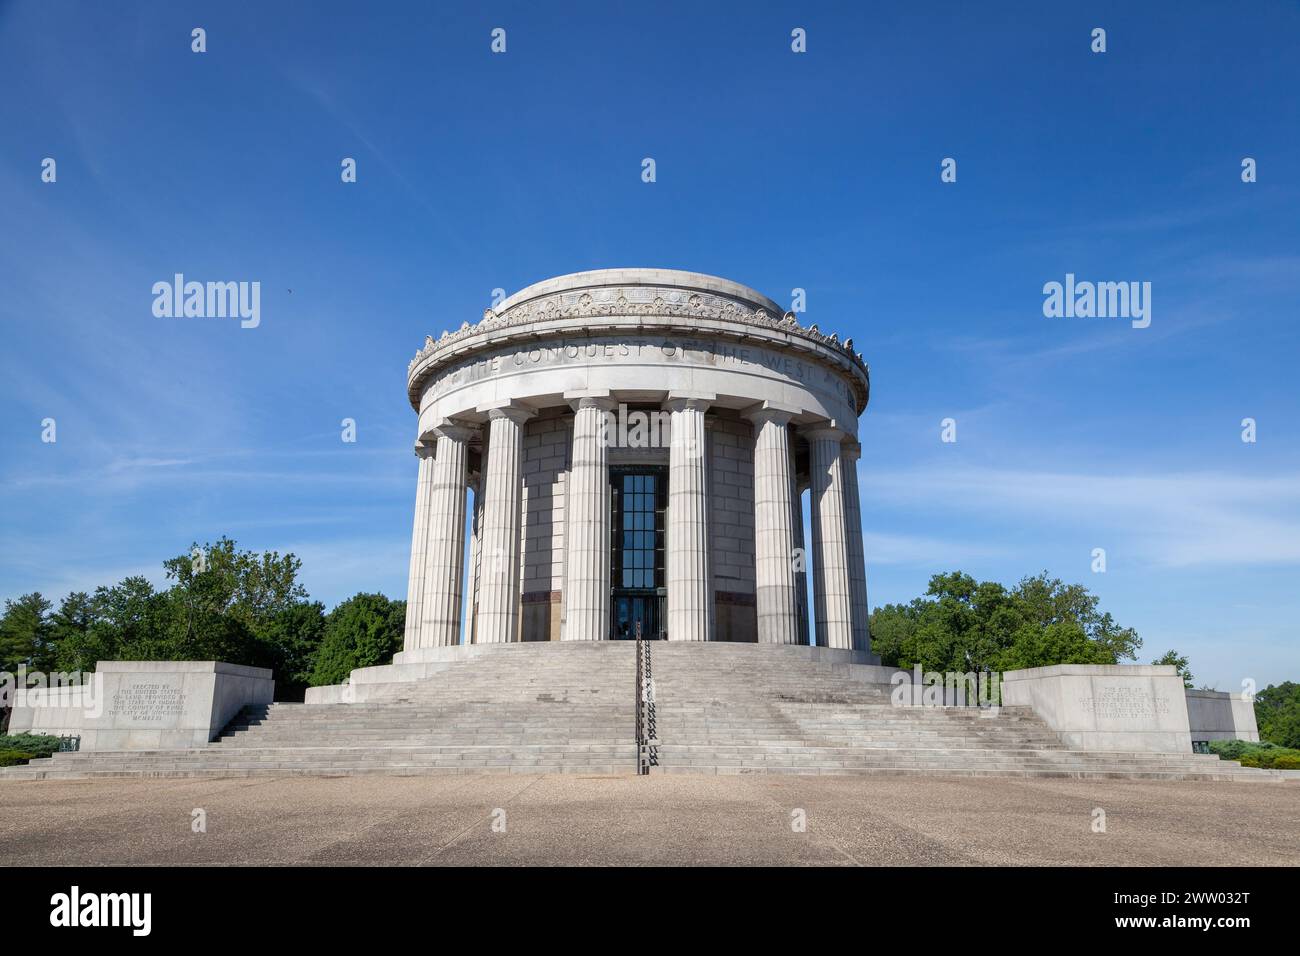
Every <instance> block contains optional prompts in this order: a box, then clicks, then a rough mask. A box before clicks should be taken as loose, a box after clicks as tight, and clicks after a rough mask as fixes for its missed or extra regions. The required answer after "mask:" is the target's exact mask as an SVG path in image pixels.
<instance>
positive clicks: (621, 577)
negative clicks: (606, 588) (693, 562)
mask: <svg viewBox="0 0 1300 956" xmlns="http://www.w3.org/2000/svg"><path fill="white" fill-rule="evenodd" d="M610 483H611V484H612V485H613V488H612V489H611V492H612V493H611V495H610V499H611V500H610V505H611V508H610V511H611V514H610V520H611V528H610V536H609V537H610V552H611V553H610V584H611V585H612V588H611V590H612V594H611V600H610V637H611V638H613V639H614V640H628V639H631V638H635V637H636V625H637V624H638V623H640V625H641V636H642V637H643V638H647V639H649V640H661V639H663V638H664V637H666V636H667V635H666V634H665V633H664V626H665V625H666V623H667V615H666V614H665V613H664V605H665V602H666V600H667V593H668V591H667V588H666V586H665V583H666V582H665V578H664V527H665V524H666V522H665V511H666V508H667V506H668V470H667V469H666V468H659V467H646V466H641V467H635V468H631V467H629V468H611V469H610Z"/></svg>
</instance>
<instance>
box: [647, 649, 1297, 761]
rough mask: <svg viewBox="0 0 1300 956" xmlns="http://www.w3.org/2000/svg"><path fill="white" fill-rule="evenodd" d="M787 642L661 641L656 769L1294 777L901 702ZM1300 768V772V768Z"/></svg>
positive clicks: (1003, 714)
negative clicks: (792, 652)
mask: <svg viewBox="0 0 1300 956" xmlns="http://www.w3.org/2000/svg"><path fill="white" fill-rule="evenodd" d="M783 650H784V649H783V648H780V647H769V646H756V645H722V646H719V647H718V648H717V650H714V651H712V652H711V653H708V654H699V653H696V652H695V649H694V648H692V647H691V646H689V645H682V644H676V645H674V644H671V643H667V644H656V645H655V646H654V649H653V656H654V677H655V693H656V703H657V714H656V717H657V721H656V722H657V728H658V736H659V746H658V767H659V769H660V770H662V771H663V772H667V773H762V772H773V773H813V774H826V773H840V774H854V773H856V774H865V773H893V774H917V773H945V774H960V775H970V776H1064V777H1102V778H1105V777H1118V778H1125V777H1127V778H1150V779H1183V780H1186V779H1205V780H1264V779H1274V780H1280V779H1284V778H1285V775H1284V774H1282V773H1280V772H1273V771H1260V770H1254V769H1250V768H1243V767H1242V766H1241V765H1240V764H1239V763H1236V762H1232V761H1224V760H1220V759H1219V758H1218V757H1217V756H1214V755H1212V754H1193V753H1191V752H1190V751H1189V752H1188V753H1174V754H1153V753H1096V752H1089V751H1075V750H1068V749H1066V748H1065V746H1064V745H1063V744H1062V743H1061V740H1060V738H1059V737H1058V736H1057V735H1056V734H1055V733H1054V732H1053V731H1052V730H1051V729H1050V728H1048V727H1047V725H1046V724H1045V723H1043V721H1042V720H1041V719H1040V718H1039V717H1038V716H1037V715H1036V714H1035V713H1034V712H1033V711H1032V710H1030V709H1029V708H1022V707H1000V708H994V709H981V708H978V707H900V706H894V704H893V703H892V702H891V699H890V694H891V691H892V688H891V687H890V686H889V685H887V684H879V683H865V682H863V681H861V680H859V679H856V677H855V676H854V674H853V670H854V668H852V667H851V666H849V665H844V664H830V663H818V662H812V661H800V662H798V666H792V662H791V661H790V660H789V659H788V656H787V655H785V654H784V653H783ZM1296 776H1300V775H1296Z"/></svg>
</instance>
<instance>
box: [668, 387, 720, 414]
mask: <svg viewBox="0 0 1300 956" xmlns="http://www.w3.org/2000/svg"><path fill="white" fill-rule="evenodd" d="M717 400H718V396H717V395H716V394H715V393H713V392H684V391H682V392H669V393H668V397H667V398H666V399H664V408H665V409H667V410H668V411H670V412H684V411H688V410H691V411H698V412H707V411H708V410H709V406H710V405H712V404H713V403H714V402H716V401H717Z"/></svg>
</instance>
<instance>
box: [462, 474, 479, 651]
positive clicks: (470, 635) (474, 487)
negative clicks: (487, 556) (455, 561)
mask: <svg viewBox="0 0 1300 956" xmlns="http://www.w3.org/2000/svg"><path fill="white" fill-rule="evenodd" d="M469 487H470V490H471V491H473V492H474V511H473V517H472V518H471V519H470V522H469V526H470V539H469V584H468V585H467V586H466V588H465V643H466V644H473V643H475V640H474V629H475V625H476V623H477V620H478V581H479V567H480V566H481V564H482V560H481V559H482V553H483V476H482V475H481V474H480V473H478V472H473V473H471V474H470V476H469Z"/></svg>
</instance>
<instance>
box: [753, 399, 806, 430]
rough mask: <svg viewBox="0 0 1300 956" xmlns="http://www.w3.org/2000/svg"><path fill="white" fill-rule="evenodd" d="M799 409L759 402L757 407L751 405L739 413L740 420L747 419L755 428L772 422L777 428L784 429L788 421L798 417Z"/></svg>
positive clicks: (774, 403)
mask: <svg viewBox="0 0 1300 956" xmlns="http://www.w3.org/2000/svg"><path fill="white" fill-rule="evenodd" d="M799 412H800V409H797V408H795V407H794V406H792V405H780V404H778V403H776V402H761V403H760V404H758V405H751V406H750V407H749V408H746V409H745V410H744V411H742V412H741V413H740V417H741V418H747V419H749V421H750V422H752V423H753V424H754V426H755V427H758V426H761V425H764V424H766V423H767V422H772V423H774V424H776V425H778V426H781V427H784V426H786V425H789V424H790V419H792V418H794V416H796V415H798V414H799Z"/></svg>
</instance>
